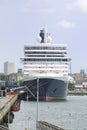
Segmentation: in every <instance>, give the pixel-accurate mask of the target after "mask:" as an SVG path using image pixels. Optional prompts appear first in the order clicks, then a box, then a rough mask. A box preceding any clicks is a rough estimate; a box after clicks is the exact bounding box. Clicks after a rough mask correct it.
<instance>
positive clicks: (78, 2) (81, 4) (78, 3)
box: [67, 0, 87, 13]
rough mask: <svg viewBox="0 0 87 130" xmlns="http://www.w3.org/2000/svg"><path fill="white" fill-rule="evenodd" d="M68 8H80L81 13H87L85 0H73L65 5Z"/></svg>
mask: <svg viewBox="0 0 87 130" xmlns="http://www.w3.org/2000/svg"><path fill="white" fill-rule="evenodd" d="M67 8H68V9H70V10H80V11H81V12H83V13H87V0H75V2H72V3H70V4H68V5H67Z"/></svg>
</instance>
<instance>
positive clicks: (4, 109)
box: [0, 93, 18, 124]
mask: <svg viewBox="0 0 87 130" xmlns="http://www.w3.org/2000/svg"><path fill="white" fill-rule="evenodd" d="M17 98H18V94H11V93H10V94H7V95H6V96H5V97H0V124H1V122H3V118H4V117H5V116H6V114H7V113H8V112H9V111H10V109H11V107H12V106H13V104H14V103H15V101H16V100H17Z"/></svg>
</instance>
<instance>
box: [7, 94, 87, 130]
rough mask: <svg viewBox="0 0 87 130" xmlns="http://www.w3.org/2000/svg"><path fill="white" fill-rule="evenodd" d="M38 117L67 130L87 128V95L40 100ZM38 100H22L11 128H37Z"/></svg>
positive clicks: (33, 129) (34, 129) (16, 129)
mask: <svg viewBox="0 0 87 130" xmlns="http://www.w3.org/2000/svg"><path fill="white" fill-rule="evenodd" d="M38 105H39V107H38V111H39V113H38V117H39V120H44V121H47V122H49V123H52V124H54V125H56V126H59V127H62V128H64V129H65V130H87V96H68V97H67V100H66V101H62V102H59V101H58V102H39V104H38ZM36 113H37V102H35V101H34V102H32V101H29V102H27V101H22V102H21V109H20V111H19V112H15V113H14V114H15V118H14V120H13V123H12V124H10V125H9V128H10V129H11V130H25V128H27V129H28V130H36V116H37V114H36Z"/></svg>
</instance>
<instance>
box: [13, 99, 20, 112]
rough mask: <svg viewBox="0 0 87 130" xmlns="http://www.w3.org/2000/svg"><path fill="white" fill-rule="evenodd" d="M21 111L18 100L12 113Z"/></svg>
mask: <svg viewBox="0 0 87 130" xmlns="http://www.w3.org/2000/svg"><path fill="white" fill-rule="evenodd" d="M19 110H20V100H16V101H15V103H14V104H13V106H12V107H11V111H13V112H16V111H19Z"/></svg>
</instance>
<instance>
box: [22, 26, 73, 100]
mask: <svg viewBox="0 0 87 130" xmlns="http://www.w3.org/2000/svg"><path fill="white" fill-rule="evenodd" d="M67 55H68V53H67V45H66V44H58V43H57V44H54V43H53V41H52V38H51V36H50V33H48V32H47V30H46V29H45V28H43V29H42V30H40V32H39V36H38V38H37V42H36V43H35V44H32V43H31V44H28V45H25V46H24V57H23V58H21V60H22V63H23V66H24V81H23V85H24V86H25V87H26V90H27V95H26V96H25V95H24V96H25V97H24V98H27V99H28V100H36V99H37V91H38V93H39V100H42V101H53V100H54V101H55V100H65V99H66V97H67V90H68V78H69V64H70V61H71V59H70V58H69V57H68V56H67Z"/></svg>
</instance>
